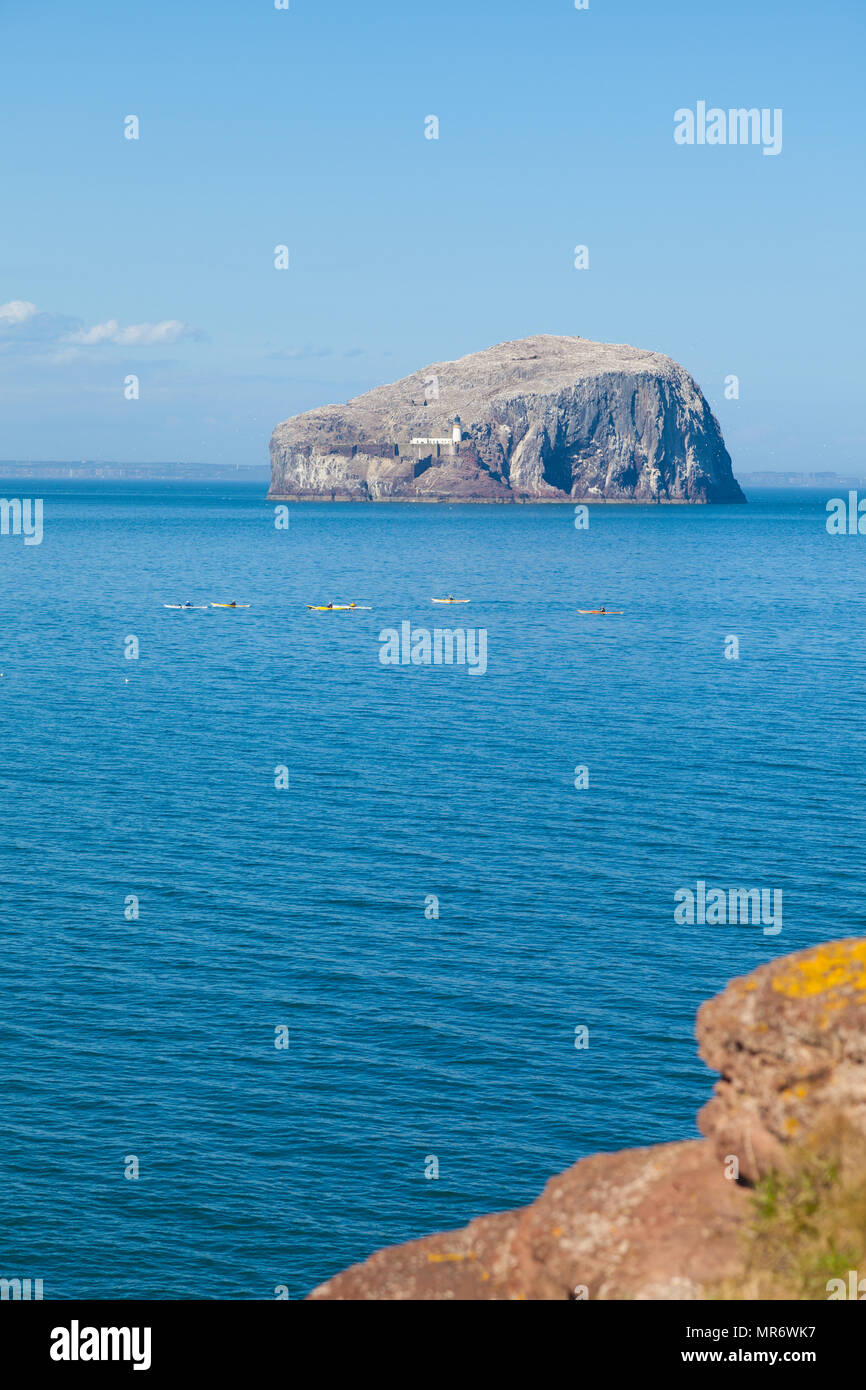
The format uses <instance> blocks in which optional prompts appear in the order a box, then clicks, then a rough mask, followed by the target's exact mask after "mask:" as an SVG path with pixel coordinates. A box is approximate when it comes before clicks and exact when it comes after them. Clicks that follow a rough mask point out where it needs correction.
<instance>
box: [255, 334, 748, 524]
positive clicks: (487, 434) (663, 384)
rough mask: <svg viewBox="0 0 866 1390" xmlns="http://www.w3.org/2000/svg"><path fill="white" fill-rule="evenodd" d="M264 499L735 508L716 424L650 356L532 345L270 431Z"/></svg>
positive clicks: (570, 344) (428, 373)
mask: <svg viewBox="0 0 866 1390" xmlns="http://www.w3.org/2000/svg"><path fill="white" fill-rule="evenodd" d="M269 496H270V497H271V498H286V499H295V500H322V499H328V500H335V501H378V502H381V501H422V502H423V501H427V502H442V501H463V502H471V501H478V502H481V501H483V502H497V501H498V502H514V501H524V502H544V501H549V502H557V501H558V502H562V501H568V500H571V501H587V502H600V501H605V500H607V501H620V502H622V501H627V502H743V501H745V498H744V496H743V494H742V492H741V490H740V487H739V484H738V483H737V481H736V479H735V478H734V475H733V472H732V469H731V460H730V456H729V454H728V451H727V449H726V448H725V445H724V441H723V439H722V434H721V430H720V429H719V424H718V421H717V420H716V418H715V416H714V415H713V413H712V411H711V410H710V408H709V406H708V404H707V402H706V400H705V399H704V397H703V395H702V394H701V391H700V388H699V387H698V386H697V384H696V383H695V382H694V381H693V379H692V378H691V377H690V376H689V374H688V372H686V371H685V370H684V368H682V367H680V366H678V365H677V363H676V362H674V361H672V360H671V358H669V357H664V356H662V354H661V353H657V352H645V351H643V350H641V349H639V348H633V347H628V346H625V345H615V344H609V343H593V342H590V341H588V340H587V339H584V338H567V337H551V336H547V335H541V336H538V337H534V338H524V339H521V340H519V341H517V342H511V343H501V344H499V346H498V347H492V348H488V349H486V351H484V352H476V353H472V354H471V355H470V356H468V357H462V358H460V359H459V360H458V361H456V362H437V363H434V364H433V365H432V366H429V367H425V368H424V369H423V370H422V371H420V372H416V373H415V374H414V375H413V376H408V377H404V378H403V379H402V380H401V381H396V382H394V383H393V384H392V385H390V386H380V387H377V388H376V390H374V391H369V392H368V393H367V394H366V395H364V396H358V397H356V398H355V399H354V400H352V401H349V402H348V404H346V405H328V406H323V407H322V408H321V409H319V410H311V411H308V412H307V413H306V414H304V415H296V416H294V417H293V418H292V419H290V420H286V421H285V422H284V423H283V424H281V425H278V426H277V428H276V429H275V430H274V433H273V436H272V438H271V489H270V493H269Z"/></svg>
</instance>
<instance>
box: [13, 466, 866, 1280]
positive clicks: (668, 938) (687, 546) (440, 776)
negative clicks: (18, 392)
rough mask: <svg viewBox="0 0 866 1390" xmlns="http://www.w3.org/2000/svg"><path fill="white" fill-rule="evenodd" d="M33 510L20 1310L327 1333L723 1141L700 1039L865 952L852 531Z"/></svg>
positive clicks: (180, 491) (664, 510)
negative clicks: (420, 637)
mask: <svg viewBox="0 0 866 1390" xmlns="http://www.w3.org/2000/svg"><path fill="white" fill-rule="evenodd" d="M22 486H26V488H27V492H28V495H31V496H34V497H36V496H39V497H41V498H42V499H43V507H44V520H43V536H42V540H41V543H40V544H31V545H28V544H25V539H24V537H23V536H22V535H14V534H8V535H2V536H0V577H2V596H3V621H2V629H0V672H2V676H0V711H2V720H3V730H2V749H3V756H2V759H0V793H2V800H0V805H2V835H0V921H2V925H0V989H2V1010H0V1057H2V1066H0V1117H2V1118H0V1128H2V1138H0V1193H2V1204H0V1205H2V1211H0V1276H2V1277H4V1278H14V1277H21V1278H24V1277H27V1278H30V1279H32V1280H35V1279H42V1280H43V1289H44V1297H45V1298H46V1299H49V1298H51V1299H70V1298H75V1299H79V1298H94V1299H103V1298H105V1299H108V1298H111V1299H114V1298H128V1299H139V1298H158V1299H211V1298H212V1299H274V1298H281V1297H289V1298H291V1299H299V1298H303V1297H304V1296H305V1295H306V1294H307V1293H308V1292H309V1291H310V1290H311V1289H312V1288H313V1287H314V1286H315V1285H317V1284H318V1283H319V1282H321V1281H322V1280H325V1279H327V1278H328V1277H329V1276H330V1275H332V1274H335V1273H336V1272H338V1271H339V1270H341V1269H342V1268H344V1267H345V1266H347V1265H349V1264H351V1263H353V1262H354V1261H358V1260H362V1259H364V1258H365V1257H367V1256H368V1255H370V1254H371V1253H372V1252H373V1251H375V1250H376V1249H378V1248H380V1247H382V1246H384V1245H389V1244H392V1243H394V1242H399V1241H406V1240H410V1239H413V1238H415V1237H419V1236H424V1235H427V1234H430V1233H433V1232H436V1231H441V1230H447V1229H449V1228H454V1227H458V1226H461V1225H463V1224H465V1223H466V1222H468V1221H469V1220H470V1219H471V1218H473V1217H475V1216H479V1215H481V1214H483V1213H487V1212H493V1211H498V1210H502V1209H505V1208H511V1207H515V1206H519V1205H522V1204H525V1203H528V1202H531V1201H532V1200H533V1199H534V1198H535V1197H536V1196H537V1195H538V1194H539V1192H540V1191H541V1189H542V1187H543V1186H544V1184H545V1182H546V1181H547V1180H548V1179H549V1178H550V1177H552V1176H553V1175H555V1174H556V1173H557V1172H559V1171H561V1170H562V1169H563V1168H566V1167H567V1166H569V1165H570V1164H572V1163H574V1162H576V1161H577V1160H578V1159H579V1158H581V1157H582V1156H584V1155H586V1154H591V1153H595V1152H598V1151H610V1150H615V1149H619V1148H622V1147H627V1146H635V1145H646V1144H658V1143H663V1142H665V1141H668V1140H679V1139H684V1138H690V1137H694V1136H696V1135H697V1133H698V1130H697V1127H696V1114H697V1111H698V1109H699V1108H700V1106H701V1105H702V1104H703V1103H704V1102H705V1101H706V1100H707V1099H708V1097H709V1095H710V1093H711V1088H712V1085H713V1081H714V1077H713V1074H712V1073H711V1072H710V1071H708V1070H707V1068H706V1067H705V1065H704V1063H703V1062H702V1061H701V1059H700V1057H699V1056H698V1053H697V1047H696V1042H695V1036H694V1020H695V1012H696V1009H697V1007H698V1005H699V1004H700V1003H701V1001H702V1000H704V999H707V998H708V997H710V996H711V995H713V994H715V993H717V992H718V991H719V990H721V989H723V988H724V986H725V985H726V983H727V982H728V981H729V980H730V979H731V978H732V977H733V976H737V975H742V974H744V973H746V972H748V971H750V970H752V969H753V968H755V967H756V966H758V965H759V964H761V962H763V961H766V960H769V959H771V958H772V957H774V956H779V955H782V954H787V953H789V952H791V951H795V950H798V949H800V948H802V947H806V946H809V945H812V944H814V943H816V942H819V941H824V940H830V939H835V938H840V937H846V936H852V935H861V934H863V933H864V925H866V914H864V874H863V865H862V863H861V860H862V856H863V843H864V810H863V805H864V772H866V740H864V734H863V703H862V702H863V695H864V688H866V641H864V620H863V615H864V603H863V599H864V556H866V537H862V536H859V535H853V536H852V535H848V534H844V535H830V534H829V533H828V531H827V526H826V517H827V513H826V502H827V500H828V497H827V495H826V494H825V493H821V492H814V491H804V492H797V491H791V490H784V491H781V490H780V491H772V490H763V491H760V492H759V491H755V492H753V493H752V494H750V500H749V503H748V505H746V506H742V505H739V506H736V505H732V506H708V507H701V506H696V507H689V506H661V507H658V506H635V505H613V504H608V505H602V506H597V507H593V508H590V509H589V515H588V525H583V521H584V520H585V518H582V517H581V515H580V514H577V513H575V509H574V507H572V506H570V505H540V506H521V505H510V506H509V505H504V506H503V505H454V506H451V505H426V504H425V505H419V504H418V505H416V504H388V505H353V504H324V503H323V504H309V503H299V504H291V503H290V504H288V506H287V507H286V508H284V509H283V510H282V511H279V510H278V508H277V506H276V505H275V504H274V503H269V502H267V501H266V499H265V495H264V493H265V489H264V486H263V485H262V484H261V483H256V484H249V483H239V484H233V483H230V482H220V483H211V484H205V485H191V484H188V483H183V484H173V483H147V482H134V483H133V482H105V481H101V482H79V481H58V480H52V481H46V482H44V483H40V482H38V481H33V480H28V482H27V483H26V484H22V482H21V480H20V479H19V480H9V481H7V482H6V483H5V484H3V483H0V487H2V488H3V495H4V496H5V497H7V498H9V497H17V496H20V495H21V490H22ZM449 593H450V594H454V595H456V596H459V597H465V598H468V599H469V600H470V602H469V603H468V604H465V605H461V606H455V607H453V608H445V607H441V606H438V605H435V604H433V603H432V601H431V600H432V599H433V598H434V597H442V596H445V595H447V594H449ZM187 601H188V602H191V603H193V604H197V605H198V604H201V605H210V604H211V603H216V602H226V603H228V602H232V601H235V602H236V603H238V604H242V603H243V604H249V605H250V606H249V607H248V608H237V609H234V610H229V609H222V608H211V607H210V606H208V607H206V608H203V609H195V610H193V611H186V612H183V611H177V610H172V609H169V608H167V607H166V606H165V605H166V604H172V603H184V602H187ZM351 602H355V603H356V604H357V605H359V607H358V608H357V609H356V610H354V611H348V612H345V611H326V612H311V611H308V609H307V607H306V605H307V604H327V603H351ZM360 605H365V607H360ZM602 605H604V606H605V607H606V608H608V609H615V610H622V612H621V613H619V612H617V613H611V614H608V615H605V616H604V617H596V616H583V615H581V614H580V613H579V611H578V610H579V609H581V608H586V609H595V608H600V607H601V606H602ZM404 623H408V624H410V631H411V632H413V633H417V631H418V629H425V630H428V631H432V630H433V629H434V628H436V627H437V626H438V627H448V628H451V629H454V628H460V629H471V631H472V633H474V634H475V638H476V639H477V637H478V635H479V634H480V633H481V632H482V631H483V632H484V633H485V634H486V637H485V642H486V662H485V667H486V669H484V670H481V669H480V666H479V667H478V669H475V670H473V669H472V668H471V666H470V665H469V664H463V665H460V664H456V663H455V664H450V665H449V664H445V663H441V664H434V663H429V664H414V663H413V662H412V661H411V660H410V661H409V662H408V663H405V664H403V663H402V662H401V663H398V664H396V665H395V664H386V663H385V662H383V660H382V654H383V651H384V650H385V646H386V644H387V641H388V640H389V639H388V633H389V630H390V631H396V632H403V631H404V629H403V627H402V624H404ZM383 634H384V636H383ZM456 650H457V651H458V654H459V645H458V646H457V647H456ZM699 883H705V884H706V885H707V891H709V889H710V888H713V887H721V888H724V889H728V888H730V887H732V886H733V887H743V888H748V889H767V890H771V891H773V892H775V891H776V890H778V891H779V892H780V893H781V904H782V910H781V920H780V922H779V923H778V925H779V927H780V930H774V929H772V928H771V929H770V930H767V929H766V928H765V926H764V925H762V923H761V922H760V921H758V922H745V923H743V922H737V923H734V924H730V923H726V924H709V923H708V922H706V921H703V920H695V921H693V922H689V921H683V920H682V913H681V914H680V920H677V916H676V907H677V901H678V899H677V894H678V893H681V892H682V891H683V890H693V891H695V892H697V885H698V884H699Z"/></svg>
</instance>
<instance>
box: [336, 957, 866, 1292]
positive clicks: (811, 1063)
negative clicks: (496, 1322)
mask: <svg viewBox="0 0 866 1390" xmlns="http://www.w3.org/2000/svg"><path fill="white" fill-rule="evenodd" d="M697 1036H698V1043H699V1051H700V1053H701V1056H702V1057H703V1058H704V1060H705V1061H706V1062H707V1063H708V1064H709V1065H710V1066H711V1067H713V1068H714V1069H715V1070H716V1071H718V1072H719V1073H720V1079H719V1080H718V1081H717V1082H716V1086H715V1095H714V1097H713V1098H712V1099H711V1100H710V1101H709V1102H708V1103H707V1104H706V1105H705V1106H704V1108H703V1110H701V1112H700V1114H699V1116H698V1125H699V1128H700V1129H701V1131H702V1133H703V1134H704V1135H705V1138H703V1139H688V1140H684V1141H682V1142H679V1143H671V1144H657V1145H655V1146H653V1147H652V1148H643V1149H624V1150H622V1151H621V1152H619V1153H609V1154H594V1155H592V1156H591V1157H589V1158H584V1159H581V1160H580V1162H579V1163H576V1164H575V1165H574V1167H573V1168H569V1169H568V1170H567V1171H566V1172H564V1173H560V1174H559V1175H558V1176H557V1177H554V1178H551V1180H550V1182H548V1184H547V1186H546V1187H545V1189H544V1191H543V1192H542V1193H541V1195H540V1196H539V1197H538V1198H537V1199H536V1200H535V1201H534V1202H533V1203H532V1204H531V1205H530V1206H528V1207H525V1208H524V1209H523V1210H520V1211H505V1212H498V1213H496V1214H495V1215H492V1216H480V1217H478V1218H476V1220H474V1221H472V1222H470V1224H469V1225H468V1226H465V1227H464V1228H463V1229H462V1230H459V1231H449V1232H447V1233H444V1234H441V1235H433V1236H427V1237H425V1238H424V1239H421V1240H414V1241H410V1242H409V1243H408V1244H406V1245H398V1246H393V1247H392V1248H391V1249H386V1250H380V1251H379V1252H378V1253H377V1254H374V1255H372V1256H371V1257H370V1258H369V1259H368V1260H366V1261H365V1263H364V1264H359V1265H355V1266H354V1267H353V1268H351V1269H347V1270H344V1271H343V1273H341V1274H336V1275H335V1276H334V1277H333V1278H332V1279H329V1280H328V1282H327V1283H325V1284H321V1285H320V1286H319V1287H318V1288H317V1289H315V1290H314V1291H313V1292H312V1294H310V1295H309V1297H311V1298H313V1299H374V1300H380V1299H448V1300H450V1299H472V1300H475V1299H530V1300H538V1299H542V1300H550V1299H586V1298H590V1299H603V1300H607V1299H641V1300H669V1299H719V1298H721V1299H734V1300H736V1299H760V1298H771V1299H791V1298H794V1299H827V1298H848V1297H853V1298H862V1297H866V1279H864V1280H863V1283H862V1284H860V1285H859V1290H860V1291H859V1293H858V1292H857V1290H856V1289H855V1291H854V1292H853V1293H851V1292H850V1291H849V1290H850V1282H851V1271H856V1270H858V1269H859V1270H860V1271H861V1272H862V1271H863V1270H864V1269H866V1262H864V1261H866V1155H864V1143H863V1140H864V1135H866V1087H864V1084H863V1071H864V1064H866V940H864V939H862V938H856V937H854V938H849V939H847V940H844V941H834V942H829V943H827V944H824V945H820V946H813V947H811V948H809V949H808V950H805V951H798V952H796V953H795V954H794V955H790V956H784V957H782V958H780V959H777V960H771V961H768V962H767V963H766V964H765V965H761V966H759V967H758V969H757V970H754V971H753V972H752V973H751V974H750V975H746V976H744V977H743V978H741V979H736V980H732V981H731V983H730V984H729V985H728V987H727V988H726V989H725V990H724V991H723V992H722V993H721V994H719V995H717V996H716V997H715V998H714V999H710V1000H708V1001H707V1002H706V1003H704V1004H702V1005H701V1008H700V1010H699V1011H698V1019H697ZM856 1282H857V1281H856V1278H855V1283H856Z"/></svg>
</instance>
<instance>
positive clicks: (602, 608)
mask: <svg viewBox="0 0 866 1390" xmlns="http://www.w3.org/2000/svg"><path fill="white" fill-rule="evenodd" d="M601 612H602V613H603V612H604V604H602V605H601Z"/></svg>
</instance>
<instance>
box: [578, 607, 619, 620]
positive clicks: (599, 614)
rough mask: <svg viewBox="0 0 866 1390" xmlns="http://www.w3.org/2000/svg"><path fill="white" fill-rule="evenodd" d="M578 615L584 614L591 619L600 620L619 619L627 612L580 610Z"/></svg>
mask: <svg viewBox="0 0 866 1390" xmlns="http://www.w3.org/2000/svg"><path fill="white" fill-rule="evenodd" d="M577 611H578V613H584V614H586V615H588V616H591V617H599V618H607V617H611V618H618V617H622V615H623V613H624V612H625V609H624V608H604V609H602V608H578V610H577Z"/></svg>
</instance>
